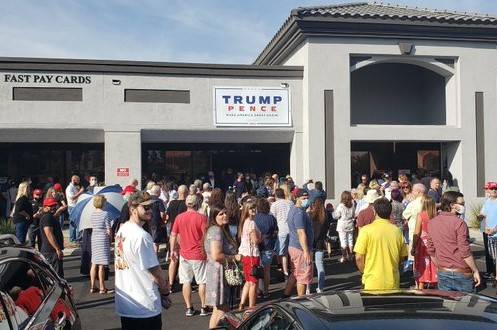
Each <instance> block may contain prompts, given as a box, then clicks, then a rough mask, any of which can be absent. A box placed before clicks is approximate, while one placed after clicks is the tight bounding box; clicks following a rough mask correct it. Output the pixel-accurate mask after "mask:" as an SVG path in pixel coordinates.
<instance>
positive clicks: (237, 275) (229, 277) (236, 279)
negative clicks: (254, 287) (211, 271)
mask: <svg viewBox="0 0 497 330" xmlns="http://www.w3.org/2000/svg"><path fill="white" fill-rule="evenodd" d="M224 278H225V279H226V283H228V285H229V286H239V285H242V272H241V271H240V268H239V267H238V264H237V263H236V261H233V262H232V263H231V264H230V263H229V262H228V260H226V261H225V264H224Z"/></svg>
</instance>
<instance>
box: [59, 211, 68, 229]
mask: <svg viewBox="0 0 497 330" xmlns="http://www.w3.org/2000/svg"><path fill="white" fill-rule="evenodd" d="M65 220H66V215H65V214H64V213H62V214H61V215H60V216H59V223H60V229H62V230H63V229H64V222H65Z"/></svg>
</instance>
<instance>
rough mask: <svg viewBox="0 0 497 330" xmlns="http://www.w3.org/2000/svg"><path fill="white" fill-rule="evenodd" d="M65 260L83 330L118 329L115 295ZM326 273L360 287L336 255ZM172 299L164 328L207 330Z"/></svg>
mask: <svg viewBox="0 0 497 330" xmlns="http://www.w3.org/2000/svg"><path fill="white" fill-rule="evenodd" d="M471 235H472V237H474V243H473V244H472V250H473V252H474V255H475V258H476V259H477V264H478V267H479V269H480V270H484V251H483V242H482V241H481V235H478V232H475V231H472V233H471ZM65 254H66V256H65V259H64V270H65V274H66V279H67V280H68V281H69V283H70V284H71V285H72V286H73V289H74V298H75V301H76V304H77V308H78V312H79V315H80V318H81V322H82V326H83V329H95V330H96V329H120V320H119V318H118V317H117V315H116V314H115V311H114V295H113V294H108V295H101V294H99V293H90V292H89V291H90V284H89V278H87V277H86V276H81V275H80V273H79V267H80V256H79V251H78V249H66V252H65ZM161 265H162V267H163V268H166V266H167V265H166V264H165V262H164V261H163V260H162V262H161ZM325 270H326V274H327V276H326V290H347V289H359V288H360V281H361V278H360V274H359V273H358V272H357V270H356V267H355V265H354V264H353V263H352V262H349V263H343V264H341V263H340V262H339V261H338V256H334V257H332V258H329V259H325ZM113 274H114V273H113V269H112V267H111V273H110V277H109V281H107V286H108V288H113V287H114V277H113ZM401 281H402V284H401V286H402V287H404V288H409V287H410V285H412V283H411V282H410V280H409V276H403V277H402V278H401ZM283 287H284V283H283V282H282V281H281V277H280V272H278V271H277V270H276V269H273V270H272V284H271V286H270V297H269V299H266V300H258V304H259V303H264V302H266V301H270V300H276V299H279V298H280V296H281V294H282V290H283ZM314 290H315V284H314V285H313V286H312V290H311V291H312V292H313V291H314ZM495 292H496V289H495V288H493V287H492V286H491V285H490V284H489V286H488V287H487V288H486V289H484V290H482V291H481V292H480V293H482V294H485V295H489V296H492V297H496V295H495ZM192 298H193V304H194V307H195V308H196V309H197V310H198V309H200V304H199V298H198V294H197V292H194V293H193V295H192ZM171 300H172V302H173V305H172V306H171V308H170V309H168V310H165V311H163V313H162V322H163V325H164V328H165V329H166V328H167V329H185V327H186V328H187V329H207V328H208V322H209V316H204V317H202V316H199V315H198V314H197V315H195V316H193V317H186V316H185V308H186V306H185V304H184V302H183V296H182V294H181V292H178V288H177V291H175V292H173V294H172V297H171Z"/></svg>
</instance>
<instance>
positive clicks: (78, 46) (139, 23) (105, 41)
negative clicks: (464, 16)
mask: <svg viewBox="0 0 497 330" xmlns="http://www.w3.org/2000/svg"><path fill="white" fill-rule="evenodd" d="M344 2H350V1H349V0H343V1H333V0H327V1H321V0H313V1H308V0H300V1H296V0H246V1H243V0H238V1H237V0H231V1H229V0H203V1H202V0H191V1H189V0H162V1H161V0H156V1H152V0H80V1H76V0H16V1H13V0H0V12H1V13H2V19H1V20H0V31H1V33H0V56H20V57H57V58H89V59H127V60H143V61H166V62H204V63H247V64H248V63H251V62H252V61H253V60H254V59H255V58H256V56H257V55H258V54H259V52H260V51H261V50H262V49H263V48H264V46H265V45H266V44H267V43H268V41H269V40H270V39H271V38H272V37H273V35H274V34H275V33H276V31H277V30H278V29H279V27H280V26H281V25H282V24H283V22H284V21H285V19H286V18H287V17H288V15H289V13H290V10H291V9H292V8H296V7H299V6H313V5H326V4H336V3H344ZM390 3H392V4H400V5H408V6H418V7H422V8H426V7H428V8H430V9H433V8H437V9H448V10H457V11H468V12H480V13H487V14H494V15H497V1H496V0H431V1H428V0H403V1H390Z"/></svg>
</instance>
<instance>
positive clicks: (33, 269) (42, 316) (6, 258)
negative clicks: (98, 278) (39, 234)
mask: <svg viewBox="0 0 497 330" xmlns="http://www.w3.org/2000/svg"><path fill="white" fill-rule="evenodd" d="M14 238H15V237H14ZM14 238H12V237H11V236H4V235H2V236H1V237H0V330H4V329H5V330H7V329H9V330H17V329H37V330H41V329H67V330H69V329H72V330H77V329H81V322H80V319H79V316H78V313H77V311H76V307H75V305H74V302H73V300H72V297H71V295H72V293H71V288H70V286H69V285H68V284H67V282H66V281H65V280H64V279H62V278H60V277H59V276H58V275H57V274H56V273H55V271H54V270H53V269H52V267H51V266H50V265H49V264H48V263H47V261H46V260H45V258H43V256H42V255H41V254H40V253H38V252H37V251H35V250H32V249H29V248H26V247H23V246H20V245H18V244H16V243H17V242H16V240H15V239H14Z"/></svg>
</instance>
